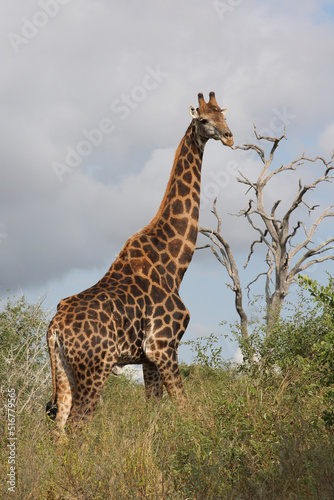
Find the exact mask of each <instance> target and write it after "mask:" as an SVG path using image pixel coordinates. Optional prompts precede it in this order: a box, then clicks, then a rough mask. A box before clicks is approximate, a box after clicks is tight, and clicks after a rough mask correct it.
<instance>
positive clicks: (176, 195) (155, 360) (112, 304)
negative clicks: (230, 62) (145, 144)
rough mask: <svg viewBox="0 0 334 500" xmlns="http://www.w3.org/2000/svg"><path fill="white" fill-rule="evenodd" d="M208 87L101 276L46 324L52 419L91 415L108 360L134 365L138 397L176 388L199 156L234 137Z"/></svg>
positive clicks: (178, 393)
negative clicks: (159, 191) (212, 143)
mask: <svg viewBox="0 0 334 500" xmlns="http://www.w3.org/2000/svg"><path fill="white" fill-rule="evenodd" d="M224 112H225V110H221V109H220V108H219V106H218V104H217V102H216V99H215V96H214V93H213V92H211V93H210V100H209V102H208V103H206V102H205V101H204V99H203V95H202V94H199V107H198V108H197V109H195V108H193V107H191V108H190V114H191V116H192V118H193V120H192V122H191V124H190V126H189V127H188V129H187V131H186V134H185V136H184V137H183V139H182V141H181V143H180V145H179V147H178V149H177V151H176V154H175V160H174V165H173V169H172V172H171V176H170V179H169V182H168V185H167V189H166V192H165V195H164V198H163V200H162V202H161V205H160V208H159V210H158V212H157V214H156V216H155V217H154V218H153V219H152V221H151V222H150V224H149V225H148V226H146V227H144V228H143V229H142V230H141V231H139V232H138V233H136V234H135V235H134V236H132V237H131V238H129V240H128V241H127V242H126V244H125V245H124V247H123V249H122V250H121V252H120V253H119V255H118V256H117V258H116V260H115V262H114V263H113V264H112V265H111V267H110V269H109V270H108V271H107V273H106V274H105V275H104V276H103V278H102V279H101V280H100V281H99V282H98V283H96V284H95V285H94V286H92V287H91V288H89V289H87V290H85V291H83V292H81V293H79V294H77V295H73V296H71V297H68V298H66V299H63V300H62V301H61V302H60V303H59V305H58V309H57V313H56V315H55V316H54V318H53V319H52V321H51V323H50V325H49V328H48V333H47V342H48V347H49V353H50V360H51V371H52V380H53V396H52V401H51V402H50V403H48V406H47V410H49V414H50V416H53V417H54V418H55V420H56V423H57V424H58V427H59V428H63V427H64V425H65V424H66V422H67V420H68V418H69V422H70V423H72V424H75V422H76V421H78V420H80V419H82V418H83V417H87V416H88V415H90V414H91V413H92V412H93V410H94V409H95V407H96V404H97V402H98V400H99V398H100V394H101V391H102V388H103V385H104V383H105V381H106V379H107V377H108V376H109V374H110V372H111V371H112V370H113V369H115V368H116V367H117V366H123V365H127V364H142V365H143V374H144V382H145V391H146V395H147V397H151V396H155V397H157V398H161V396H162V392H163V386H165V387H166V389H167V391H168V393H169V394H170V396H172V397H175V398H177V399H179V400H182V399H183V398H184V391H183V386H182V381H181V376H180V372H179V367H178V361H177V351H178V345H179V342H180V340H181V338H182V335H183V334H184V332H185V330H186V328H187V325H188V322H189V312H188V310H187V308H186V307H185V305H184V304H183V302H182V300H181V299H180V297H179V288H180V284H181V281H182V278H183V275H184V273H185V271H186V270H187V268H188V266H189V263H190V261H191V258H192V256H193V253H194V251H195V246H196V239H197V232H198V218H199V203H200V182H201V166H202V156H203V151H204V146H205V143H206V141H207V140H208V139H210V138H214V139H220V140H222V142H223V143H224V144H226V145H229V146H232V145H233V138H232V134H231V132H230V130H229V128H228V126H227V124H226V122H225V118H224V114H225V113H224Z"/></svg>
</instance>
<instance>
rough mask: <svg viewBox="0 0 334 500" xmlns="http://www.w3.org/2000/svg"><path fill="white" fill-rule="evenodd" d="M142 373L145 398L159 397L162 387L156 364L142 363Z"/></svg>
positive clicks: (160, 396)
mask: <svg viewBox="0 0 334 500" xmlns="http://www.w3.org/2000/svg"><path fill="white" fill-rule="evenodd" d="M143 375H144V382H145V393H146V397H147V399H150V398H152V397H155V398H156V399H161V398H162V391H163V387H162V381H161V377H160V373H159V370H158V368H157V367H156V365H155V364H154V363H150V362H146V363H143Z"/></svg>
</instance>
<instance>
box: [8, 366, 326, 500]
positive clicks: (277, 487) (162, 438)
mask: <svg viewBox="0 0 334 500" xmlns="http://www.w3.org/2000/svg"><path fill="white" fill-rule="evenodd" d="M298 376H299V375H298V373H293V374H291V375H290V377H289V378H288V379H281V378H280V377H279V376H278V377H277V379H273V380H272V381H271V383H270V385H269V384H263V383H262V382H261V381H260V380H257V381H256V380H253V379H250V378H249V377H245V376H241V375H239V374H238V373H237V372H236V371H235V369H231V368H225V369H224V370H222V371H221V373H219V376H218V374H217V373H208V372H207V370H202V369H201V368H199V367H197V368H195V369H193V370H192V374H191V375H189V376H188V377H187V378H186V380H185V388H186V392H187V394H188V396H189V397H188V401H187V403H186V404H185V406H184V407H183V408H180V409H178V408H176V407H175V406H173V404H172V403H171V401H170V400H169V399H168V398H164V399H163V401H162V402H161V403H160V404H154V403H152V404H149V405H148V404H146V402H145V400H144V391H143V387H141V386H137V385H135V384H133V383H132V382H129V381H127V380H126V379H124V378H122V377H121V378H120V379H116V378H112V379H110V381H109V382H108V384H107V387H106V391H105V395H104V401H105V402H104V403H103V404H102V405H100V407H99V408H98V410H97V412H96V414H95V416H94V419H93V421H92V422H91V423H90V424H87V426H86V427H85V428H84V429H83V430H82V431H81V432H80V433H79V434H78V435H74V436H72V435H68V438H67V441H64V442H62V443H61V444H59V445H58V446H57V447H55V446H54V445H53V443H52V440H51V438H50V432H49V428H48V424H47V423H46V421H45V417H44V408H40V410H39V411H38V412H36V413H28V412H26V411H23V412H21V413H20V415H19V416H18V420H17V443H18V445H17V446H18V448H17V449H18V453H17V467H18V474H17V484H16V494H15V498H22V499H29V498H31V499H109V498H110V499H120V500H126V499H131V500H133V499H152V500H153V499H154V500H156V499H180V500H181V499H182V500H185V499H187V498H189V499H225V498H226V499H228V498H231V499H232V498H233V499H234V498H235V499H237V498H238V499H241V498H242V499H243V498H245V499H246V498H247V499H248V498H249V499H275V498H277V499H282V498H284V499H289V498H291V499H292V498H298V499H314V498H321V499H330V498H333V492H334V453H333V450H334V436H333V431H332V430H331V429H328V428H326V426H325V423H324V422H323V420H322V419H321V411H320V410H321V404H322V400H321V395H320V394H308V395H305V394H303V395H301V396H299V395H298V393H296V392H295V390H294V388H295V385H296V382H297V381H298ZM46 396H47V395H46ZM46 399H47V397H46ZM2 436H3V437H2V446H1V450H2V451H1V455H2V456H1V461H2V463H3V464H6V457H7V455H8V453H7V450H6V424H5V422H3V432H2ZM11 495H12V494H11V493H9V492H8V491H7V488H6V484H5V482H2V483H1V489H0V496H1V498H10V497H11Z"/></svg>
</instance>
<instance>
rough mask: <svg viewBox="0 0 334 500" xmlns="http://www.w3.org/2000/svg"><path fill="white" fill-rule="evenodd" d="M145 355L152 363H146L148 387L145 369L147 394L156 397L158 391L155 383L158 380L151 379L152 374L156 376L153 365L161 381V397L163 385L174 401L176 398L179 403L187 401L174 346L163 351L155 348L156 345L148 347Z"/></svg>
mask: <svg viewBox="0 0 334 500" xmlns="http://www.w3.org/2000/svg"><path fill="white" fill-rule="evenodd" d="M145 353H146V356H147V359H148V360H149V361H150V362H149V363H146V365H147V368H146V370H149V371H148V372H147V377H148V385H146V379H145V369H144V381H145V389H146V394H147V395H148V396H151V395H156V392H155V391H157V390H158V389H157V387H158V386H157V385H156V382H154V381H156V380H157V378H155V379H152V378H151V377H152V374H154V368H153V367H152V365H153V366H154V367H155V371H156V372H157V375H159V379H160V387H159V393H158V394H159V395H160V394H162V387H161V383H162V384H163V385H164V386H165V387H166V389H167V392H168V394H169V395H170V397H171V398H173V399H174V398H175V399H177V400H178V401H180V402H182V401H183V400H184V399H185V393H184V389H183V384H182V379H181V375H180V370H179V364H178V361H177V351H176V349H175V348H174V346H172V347H171V346H168V345H166V346H165V348H164V349H161V347H160V348H159V349H157V348H155V347H154V345H153V346H152V347H151V348H149V347H148V346H146V351H145ZM155 377H156V375H155Z"/></svg>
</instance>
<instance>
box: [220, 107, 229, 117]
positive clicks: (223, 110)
mask: <svg viewBox="0 0 334 500" xmlns="http://www.w3.org/2000/svg"><path fill="white" fill-rule="evenodd" d="M227 111H228V109H227V108H224V109H222V110H221V113H222V115H223V116H224V117H225V116H226V113H227Z"/></svg>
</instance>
